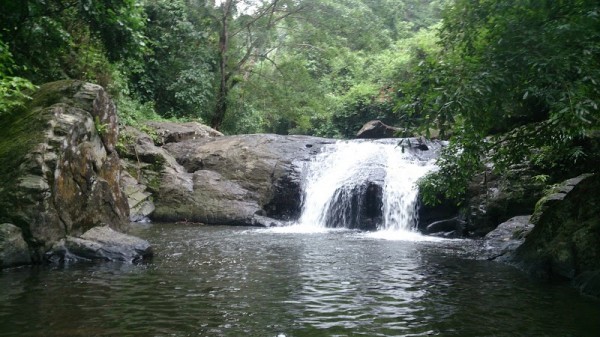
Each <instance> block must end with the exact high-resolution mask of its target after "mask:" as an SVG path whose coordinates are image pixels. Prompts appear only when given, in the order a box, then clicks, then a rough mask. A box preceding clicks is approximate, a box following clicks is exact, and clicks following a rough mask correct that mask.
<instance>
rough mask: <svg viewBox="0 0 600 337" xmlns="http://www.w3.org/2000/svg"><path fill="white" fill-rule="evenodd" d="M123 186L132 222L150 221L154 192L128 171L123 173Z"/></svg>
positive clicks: (153, 207)
mask: <svg viewBox="0 0 600 337" xmlns="http://www.w3.org/2000/svg"><path fill="white" fill-rule="evenodd" d="M120 182H121V188H122V189H123V192H125V195H126V196H127V203H128V205H129V220H130V221H132V222H148V221H149V215H150V214H152V212H154V209H155V206H154V202H152V198H151V197H152V193H151V192H150V191H148V188H147V186H146V185H144V184H142V183H140V182H139V181H138V180H137V179H135V178H133V177H132V176H131V175H130V174H129V173H128V172H127V171H124V172H122V174H121V181H120Z"/></svg>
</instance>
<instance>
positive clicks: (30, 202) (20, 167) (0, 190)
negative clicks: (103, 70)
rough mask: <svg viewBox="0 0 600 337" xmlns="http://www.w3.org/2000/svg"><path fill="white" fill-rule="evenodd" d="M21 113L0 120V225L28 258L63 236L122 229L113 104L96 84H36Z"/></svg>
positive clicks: (123, 203) (124, 213) (124, 218)
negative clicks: (14, 230) (23, 245)
mask: <svg viewBox="0 0 600 337" xmlns="http://www.w3.org/2000/svg"><path fill="white" fill-rule="evenodd" d="M32 97H33V100H32V101H31V102H30V103H29V104H28V106H27V107H26V108H25V109H23V111H15V112H13V113H11V114H8V115H4V116H0V129H1V132H0V162H2V167H1V168H0V181H1V182H2V184H1V185H0V223H1V222H6V223H12V224H14V225H16V226H18V227H19V228H20V229H21V230H22V232H23V237H24V239H25V241H26V242H27V244H28V245H29V248H30V251H31V253H32V258H33V260H34V261H40V260H41V258H42V255H43V254H44V253H45V252H46V251H48V250H49V249H50V248H51V247H52V246H53V245H54V244H55V243H56V242H58V241H59V240H60V239H62V238H65V237H66V236H79V235H81V234H83V233H84V232H86V231H88V230H89V229H91V228H92V227H95V226H98V225H108V226H110V227H111V228H113V229H115V230H123V229H124V226H125V225H126V224H127V222H128V216H129V207H128V205H127V198H126V196H125V195H124V193H123V192H122V191H121V188H120V185H119V178H120V165H119V157H118V155H117V152H116V150H115V145H116V143H117V138H118V125H117V115H116V109H115V105H114V103H113V102H112V101H111V100H110V98H109V97H108V95H107V93H106V92H105V91H104V89H103V88H102V87H100V86H98V85H94V84H89V83H83V82H78V81H59V82H53V83H48V84H45V85H43V86H42V87H41V88H40V89H39V90H38V91H37V92H36V93H34V95H33V96H32Z"/></svg>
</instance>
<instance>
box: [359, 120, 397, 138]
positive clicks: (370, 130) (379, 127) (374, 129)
mask: <svg viewBox="0 0 600 337" xmlns="http://www.w3.org/2000/svg"><path fill="white" fill-rule="evenodd" d="M398 131H400V128H395V127H392V126H389V125H386V124H384V123H383V122H382V121H379V120H372V121H369V122H367V123H365V125H363V127H362V128H361V129H360V130H359V131H358V132H357V133H356V138H370V139H380V138H393V137H395V135H396V133H397V132H398Z"/></svg>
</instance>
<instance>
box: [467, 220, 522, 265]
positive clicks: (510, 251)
mask: <svg viewBox="0 0 600 337" xmlns="http://www.w3.org/2000/svg"><path fill="white" fill-rule="evenodd" d="M530 219H531V216H529V215H521V216H516V217H513V218H510V219H509V220H507V221H505V222H503V223H501V224H500V225H498V227H496V229H494V230H493V231H491V232H489V233H488V234H486V236H485V237H484V238H483V240H482V242H483V247H482V249H481V251H480V252H479V254H478V258H480V259H485V260H495V261H498V262H510V261H511V260H512V259H513V257H514V252H515V251H516V249H517V248H519V247H520V246H521V245H522V244H523V242H525V238H526V237H527V235H529V233H530V232H531V230H532V229H533V224H532V223H531V220H530Z"/></svg>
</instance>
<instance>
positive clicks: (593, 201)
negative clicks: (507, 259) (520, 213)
mask: <svg viewBox="0 0 600 337" xmlns="http://www.w3.org/2000/svg"><path fill="white" fill-rule="evenodd" d="M599 190H600V177H599V176H598V175H597V174H595V175H592V174H584V175H581V176H578V177H576V178H573V179H569V180H567V181H564V182H563V183H562V184H560V185H559V186H557V187H556V188H554V189H553V190H552V191H550V192H549V193H547V194H546V196H545V197H544V198H542V199H541V200H540V201H539V202H538V204H537V205H536V208H535V212H534V214H533V215H532V217H531V222H532V223H534V224H535V227H534V229H533V230H532V231H531V233H530V234H529V235H528V236H527V239H526V240H525V243H524V244H523V245H521V246H520V247H519V248H518V249H517V251H516V252H515V258H514V262H515V263H517V264H518V265H519V266H520V267H521V268H523V269H525V270H527V271H529V272H530V273H532V274H534V275H537V276H540V277H545V278H555V279H568V280H572V281H574V282H575V284H576V285H577V286H578V287H579V288H580V290H581V291H582V292H583V293H586V294H591V295H593V294H598V293H600V287H598V286H599V285H600V284H599V283H600V282H598V273H599V272H600V217H598V209H600V194H598V191H599Z"/></svg>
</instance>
